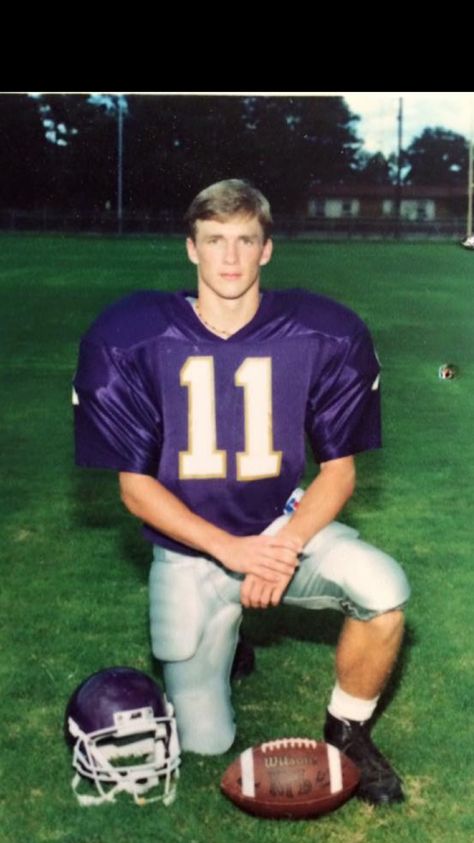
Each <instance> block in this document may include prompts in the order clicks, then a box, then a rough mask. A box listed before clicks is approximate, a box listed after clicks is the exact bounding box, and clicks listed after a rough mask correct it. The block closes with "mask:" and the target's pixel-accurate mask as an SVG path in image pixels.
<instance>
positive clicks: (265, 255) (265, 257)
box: [260, 237, 273, 266]
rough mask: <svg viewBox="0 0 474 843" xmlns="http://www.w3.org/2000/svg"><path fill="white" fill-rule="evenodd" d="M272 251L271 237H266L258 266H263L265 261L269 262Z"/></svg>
mask: <svg viewBox="0 0 474 843" xmlns="http://www.w3.org/2000/svg"><path fill="white" fill-rule="evenodd" d="M272 253H273V240H272V238H271V237H269V238H268V240H267V241H266V243H265V245H264V247H263V251H262V257H261V258H260V266H265V264H266V263H269V261H270V259H271V257H272Z"/></svg>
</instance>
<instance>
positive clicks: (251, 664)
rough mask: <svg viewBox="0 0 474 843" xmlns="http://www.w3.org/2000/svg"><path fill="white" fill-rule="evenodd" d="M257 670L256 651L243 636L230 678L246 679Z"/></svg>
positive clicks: (239, 642)
mask: <svg viewBox="0 0 474 843" xmlns="http://www.w3.org/2000/svg"><path fill="white" fill-rule="evenodd" d="M254 670H255V651H254V649H253V647H252V645H251V644H250V643H249V641H247V639H246V638H244V637H243V636H242V635H241V636H240V638H239V641H238V644H237V649H236V651H235V656H234V661H233V662H232V669H231V672H230V678H231V679H232V680H234V679H244V677H245V676H249V675H250V674H251V673H253V671H254Z"/></svg>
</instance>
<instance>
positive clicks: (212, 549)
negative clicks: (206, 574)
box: [120, 472, 226, 556]
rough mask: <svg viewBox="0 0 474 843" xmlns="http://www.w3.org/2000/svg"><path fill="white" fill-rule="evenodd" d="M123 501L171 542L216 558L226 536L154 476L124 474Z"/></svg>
mask: <svg viewBox="0 0 474 843" xmlns="http://www.w3.org/2000/svg"><path fill="white" fill-rule="evenodd" d="M120 493H121V498H122V501H123V503H124V504H125V506H126V507H127V509H128V510H129V511H130V512H131V513H132V514H133V515H136V517H137V518H140V519H141V520H142V521H145V522H146V523H147V524H149V525H150V526H151V527H154V529H156V530H158V531H159V532H160V533H164V534H165V535H166V536H168V537H169V538H171V539H174V540H175V541H178V542H180V543H181V544H185V545H186V546H187V547H191V548H193V549H194V550H200V551H203V552H204V553H207V554H209V555H211V556H216V553H217V552H218V547H219V545H220V543H222V541H224V540H225V536H226V533H225V531H224V530H221V529H220V528H219V527H216V526H215V525H214V524H211V523H210V522H209V521H206V520H205V519H204V518H201V517H200V516H199V515H196V513H194V512H192V511H191V510H190V509H189V508H188V507H187V506H186V505H185V504H184V503H182V501H180V500H179V498H177V497H176V496H175V495H173V494H172V493H171V492H169V491H168V489H166V488H165V486H163V485H162V483H160V482H159V481H158V480H155V479H154V478H153V477H149V476H147V475H144V474H130V473H127V472H122V473H121V474H120Z"/></svg>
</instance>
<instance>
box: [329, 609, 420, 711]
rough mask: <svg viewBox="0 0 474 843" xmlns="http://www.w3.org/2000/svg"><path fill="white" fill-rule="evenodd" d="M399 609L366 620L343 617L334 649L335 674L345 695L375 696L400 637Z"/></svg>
mask: <svg viewBox="0 0 474 843" xmlns="http://www.w3.org/2000/svg"><path fill="white" fill-rule="evenodd" d="M403 628H404V615H403V612H402V611H401V610H400V609H394V610H393V611H390V612H384V614H382V615H378V616H376V617H375V618H372V619H371V620H369V621H359V620H355V619H354V618H346V620H345V623H344V626H343V629H342V632H341V635H340V638H339V643H338V647H337V652H336V673H337V678H338V682H339V685H340V687H341V688H342V690H343V691H345V692H346V694H351V695H352V696H354V697H358V698H360V699H365V700H372V699H374V697H378V696H379V695H380V694H381V693H382V691H383V689H384V687H385V685H386V682H387V680H388V678H389V677H390V674H391V673H392V670H393V667H394V665H395V662H396V659H397V656H398V651H399V649H400V644H401V642H402V638H403Z"/></svg>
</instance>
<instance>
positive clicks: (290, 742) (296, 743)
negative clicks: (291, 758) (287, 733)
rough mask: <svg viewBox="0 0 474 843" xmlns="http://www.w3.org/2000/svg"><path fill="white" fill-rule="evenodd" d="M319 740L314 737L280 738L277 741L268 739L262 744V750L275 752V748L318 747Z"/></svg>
mask: <svg viewBox="0 0 474 843" xmlns="http://www.w3.org/2000/svg"><path fill="white" fill-rule="evenodd" d="M317 745H318V741H315V740H312V738H279V740H275V741H267V742H266V743H262V744H261V745H260V749H261V750H262V752H273V751H274V750H275V749H291V748H293V747H306V748H311V749H316V747H317Z"/></svg>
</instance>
